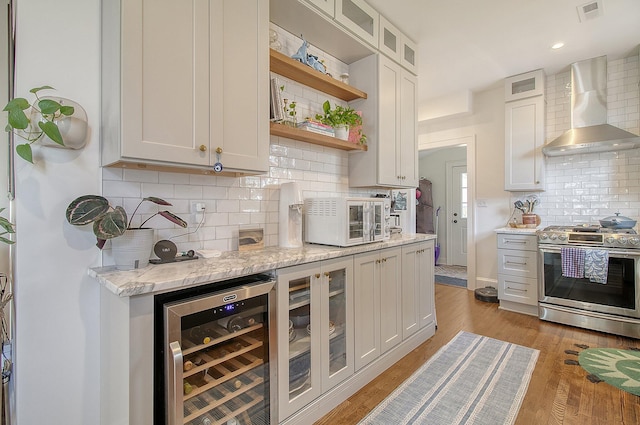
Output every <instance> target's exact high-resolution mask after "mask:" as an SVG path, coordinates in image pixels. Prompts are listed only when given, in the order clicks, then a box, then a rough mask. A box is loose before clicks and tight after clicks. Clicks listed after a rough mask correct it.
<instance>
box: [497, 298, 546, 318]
mask: <svg viewBox="0 0 640 425" xmlns="http://www.w3.org/2000/svg"><path fill="white" fill-rule="evenodd" d="M499 308H500V310H507V311H512V312H514V313H521V314H528V315H529V316H538V305H529V304H521V303H514V302H513V301H505V300H500V307H499Z"/></svg>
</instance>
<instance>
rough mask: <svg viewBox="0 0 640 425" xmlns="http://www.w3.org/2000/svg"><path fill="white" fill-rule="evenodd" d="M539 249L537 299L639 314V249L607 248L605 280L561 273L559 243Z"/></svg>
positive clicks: (612, 311) (594, 310) (616, 312)
mask: <svg viewBox="0 0 640 425" xmlns="http://www.w3.org/2000/svg"><path fill="white" fill-rule="evenodd" d="M585 249H590V248H585ZM539 251H540V261H539V267H540V268H539V272H540V273H539V276H540V279H539V292H538V293H539V301H540V303H545V304H553V305H558V306H565V307H571V308H578V309H581V310H587V311H593V312H599V313H604V314H612V315H617V316H625V317H633V318H640V291H639V290H638V282H639V281H640V279H639V273H640V268H639V264H640V250H617V249H608V253H609V264H608V266H609V268H608V274H607V282H606V283H604V284H601V283H594V282H591V281H590V279H588V278H583V279H578V278H570V277H565V276H563V275H562V258H561V247H560V246H556V245H545V246H541V247H540V249H539Z"/></svg>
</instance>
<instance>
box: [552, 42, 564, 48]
mask: <svg viewBox="0 0 640 425" xmlns="http://www.w3.org/2000/svg"><path fill="white" fill-rule="evenodd" d="M561 47H564V43H563V42H559V43H556V44H554V45H553V46H551V48H552V49H554V50H555V49H559V48H561Z"/></svg>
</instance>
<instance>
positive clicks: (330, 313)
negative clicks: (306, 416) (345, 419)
mask: <svg viewBox="0 0 640 425" xmlns="http://www.w3.org/2000/svg"><path fill="white" fill-rule="evenodd" d="M321 269H322V276H321V286H320V288H321V300H322V312H323V314H322V318H321V322H320V338H321V341H322V343H321V347H322V348H321V349H322V354H321V360H322V391H323V392H324V391H327V390H329V389H330V388H333V387H334V386H335V385H336V384H338V383H340V382H342V381H343V380H344V379H345V378H347V377H348V376H350V375H351V374H353V371H354V369H353V308H352V307H351V306H352V304H353V259H352V257H349V258H348V259H347V260H345V259H338V260H331V261H324V262H322V267H321Z"/></svg>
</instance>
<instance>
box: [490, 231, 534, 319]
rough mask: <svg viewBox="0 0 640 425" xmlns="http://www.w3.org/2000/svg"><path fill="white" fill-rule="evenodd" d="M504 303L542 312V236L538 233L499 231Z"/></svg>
mask: <svg viewBox="0 0 640 425" xmlns="http://www.w3.org/2000/svg"><path fill="white" fill-rule="evenodd" d="M498 299H499V300H500V307H501V308H503V309H506V310H512V311H517V312H519V313H526V314H530V315H534V316H535V315H537V314H538V240H537V237H536V235H535V234H534V235H518V234H508V233H498Z"/></svg>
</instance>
